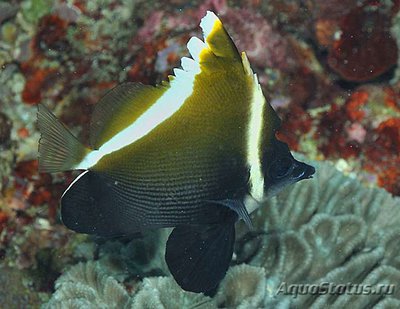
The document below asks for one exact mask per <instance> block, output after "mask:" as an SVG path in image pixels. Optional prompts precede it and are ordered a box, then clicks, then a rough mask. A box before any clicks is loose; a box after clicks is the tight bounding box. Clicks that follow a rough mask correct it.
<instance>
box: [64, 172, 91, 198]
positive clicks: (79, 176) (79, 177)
mask: <svg viewBox="0 0 400 309" xmlns="http://www.w3.org/2000/svg"><path fill="white" fill-rule="evenodd" d="M87 172H89V171H84V172H83V173H82V174H79V175H78V177H76V178H75V179H74V181H73V182H71V183H70V185H69V186H68V188H67V189H66V190H65V191H64V193H63V195H62V196H61V199H62V198H63V197H64V195H65V193H67V192H68V190H69V189H70V188H71V187H72V186H73V185H74V184H75V183H76V182H77V181H78V180H79V179H81V177H82V176H84V175H85V174H86V173H87Z"/></svg>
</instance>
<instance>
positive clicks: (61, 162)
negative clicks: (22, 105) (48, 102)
mask: <svg viewBox="0 0 400 309" xmlns="http://www.w3.org/2000/svg"><path fill="white" fill-rule="evenodd" d="M37 119H38V126H39V131H40V133H41V137H40V140H39V171H40V172H48V173H53V172H62V171H69V170H73V169H75V167H76V166H77V165H78V164H79V163H80V162H81V161H82V159H83V158H84V156H85V155H86V153H88V152H89V151H90V150H89V149H88V148H86V147H85V146H84V145H82V144H81V143H80V142H79V141H78V140H77V139H76V137H75V136H73V135H72V133H71V132H70V131H69V130H68V129H67V128H66V127H65V126H64V125H63V124H62V123H61V122H60V121H59V120H58V119H57V118H56V116H54V115H53V114H52V113H51V112H50V111H49V110H48V109H47V108H46V107H45V106H44V105H42V104H39V105H38V113H37Z"/></svg>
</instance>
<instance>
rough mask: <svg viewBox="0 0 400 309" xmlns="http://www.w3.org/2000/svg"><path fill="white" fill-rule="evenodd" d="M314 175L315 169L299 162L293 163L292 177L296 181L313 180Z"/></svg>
mask: <svg viewBox="0 0 400 309" xmlns="http://www.w3.org/2000/svg"><path fill="white" fill-rule="evenodd" d="M314 174H315V168H314V167H313V166H311V165H308V164H306V163H303V162H299V161H296V162H295V167H294V169H293V171H292V177H293V179H295V180H296V181H300V180H303V179H310V178H313V175H314Z"/></svg>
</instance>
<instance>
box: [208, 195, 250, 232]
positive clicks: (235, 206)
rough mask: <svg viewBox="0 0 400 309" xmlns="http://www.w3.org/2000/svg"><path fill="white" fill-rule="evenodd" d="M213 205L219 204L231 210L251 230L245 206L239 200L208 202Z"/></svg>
mask: <svg viewBox="0 0 400 309" xmlns="http://www.w3.org/2000/svg"><path fill="white" fill-rule="evenodd" d="M210 202H212V203H215V204H220V205H223V206H225V207H228V208H229V209H232V210H233V211H234V212H236V213H237V215H238V216H239V219H242V220H243V221H244V222H245V223H246V225H247V226H248V228H249V229H250V230H252V229H253V223H252V222H251V219H250V216H249V213H248V211H247V209H246V205H245V204H244V203H243V201H241V200H234V199H225V200H221V201H210Z"/></svg>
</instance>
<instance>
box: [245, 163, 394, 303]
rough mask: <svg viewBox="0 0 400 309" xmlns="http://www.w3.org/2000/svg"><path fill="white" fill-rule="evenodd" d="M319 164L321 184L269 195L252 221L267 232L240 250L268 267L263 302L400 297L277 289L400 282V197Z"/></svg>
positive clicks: (364, 300) (250, 260)
mask: <svg viewBox="0 0 400 309" xmlns="http://www.w3.org/2000/svg"><path fill="white" fill-rule="evenodd" d="M313 164H314V166H315V165H317V166H316V169H317V173H318V174H317V176H316V179H315V181H308V182H301V183H299V184H298V185H296V186H294V187H293V188H289V189H287V190H285V191H284V192H282V193H281V194H279V195H278V196H277V197H274V198H272V199H270V200H269V201H268V202H267V204H266V205H265V206H264V207H263V208H262V209H261V210H260V211H258V212H256V213H255V214H254V218H253V223H254V224H255V226H256V227H257V228H259V229H261V230H264V231H266V232H262V233H261V234H260V235H259V236H258V237H255V238H254V237H253V238H252V242H253V243H252V244H251V243H247V244H246V246H247V250H244V249H242V250H240V248H238V259H240V261H242V262H243V261H245V262H247V263H249V264H250V265H255V266H258V267H263V268H264V269H265V272H266V278H267V289H266V290H267V291H268V293H267V295H266V297H265V300H264V306H266V307H270V306H278V305H284V304H286V305H288V304H292V306H298V307H305V306H306V307H309V306H311V305H312V306H314V307H323V306H329V305H331V306H333V307H334V308H340V307H343V306H344V305H347V306H349V305H352V306H355V307H357V308H359V307H363V306H365V305H366V304H367V303H369V304H370V303H376V302H378V301H380V300H381V298H382V297H384V298H387V299H388V300H387V302H389V301H390V302H396V301H398V300H400V297H399V294H398V292H396V293H395V294H393V295H373V294H371V295H370V296H369V297H364V298H363V297H357V296H355V295H340V294H336V295H315V293H314V295H310V294H307V295H300V296H299V297H293V295H286V296H285V295H280V294H279V293H278V294H277V290H278V289H279V286H280V284H282V282H285V283H286V284H288V285H290V284H298V283H308V284H322V283H323V282H329V283H332V284H337V285H338V284H347V283H348V282H351V283H354V284H355V283H362V284H364V285H366V284H371V285H374V286H379V284H393V285H396V284H398V282H399V278H400V277H399V275H400V263H399V262H400V255H399V252H400V251H399V248H400V243H399V233H400V230H399V229H398V226H399V225H398V224H399V222H400V215H399V212H398V209H397V208H398V206H399V200H398V199H395V198H393V197H391V196H390V195H389V194H387V193H386V192H385V191H383V190H380V189H375V188H365V187H364V186H363V185H362V184H361V183H360V182H358V181H357V180H355V179H351V178H349V177H346V176H344V175H343V174H341V173H340V172H338V171H337V170H336V169H335V168H334V167H333V166H331V165H330V164H328V163H319V164H317V163H316V162H314V163H313ZM255 248H258V250H256V249H255ZM246 252H247V256H246Z"/></svg>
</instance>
